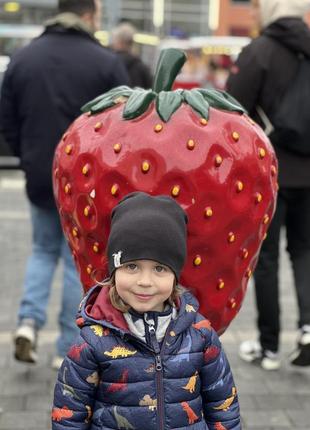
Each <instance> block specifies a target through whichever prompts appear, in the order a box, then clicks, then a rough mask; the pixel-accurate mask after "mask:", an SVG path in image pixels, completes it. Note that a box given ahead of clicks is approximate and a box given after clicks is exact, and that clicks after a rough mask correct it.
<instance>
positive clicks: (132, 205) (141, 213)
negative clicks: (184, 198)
mask: <svg viewBox="0 0 310 430" xmlns="http://www.w3.org/2000/svg"><path fill="white" fill-rule="evenodd" d="M186 224H187V215H186V213H185V212H184V210H183V209H182V208H181V206H179V205H178V204H177V203H176V202H175V200H174V199H172V198H171V197H168V196H156V197H153V196H150V195H149V194H146V193H142V192H134V193H131V194H128V195H127V196H126V197H124V198H123V199H122V200H121V201H120V202H119V203H118V205H117V206H116V207H115V208H114V209H113V211H112V217H111V232H110V236H109V239H108V245H107V255H108V260H109V273H110V276H112V274H113V273H114V271H115V269H117V268H118V267H120V266H121V265H122V264H123V263H126V262H128V261H133V260H154V261H157V262H158V263H161V264H164V265H166V266H168V267H169V268H170V269H171V270H172V271H173V272H174V273H175V276H176V278H177V280H178V279H179V277H180V273H181V271H182V269H183V266H184V263H185V258H186V235H187V231H186Z"/></svg>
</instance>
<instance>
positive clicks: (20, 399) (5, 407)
mask: <svg viewBox="0 0 310 430" xmlns="http://www.w3.org/2000/svg"><path fill="white" fill-rule="evenodd" d="M25 400H26V397H25V396H21V395H17V396H7V395H5V394H1V395H0V405H1V409H2V411H3V412H13V411H16V412H19V411H22V410H23V409H24V405H25Z"/></svg>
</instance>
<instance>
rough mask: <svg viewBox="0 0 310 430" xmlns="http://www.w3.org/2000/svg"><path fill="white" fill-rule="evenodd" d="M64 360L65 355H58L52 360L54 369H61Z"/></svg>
mask: <svg viewBox="0 0 310 430" xmlns="http://www.w3.org/2000/svg"><path fill="white" fill-rule="evenodd" d="M63 361H64V357H61V356H60V355H56V356H55V357H54V358H53V361H52V369H53V370H59V369H60V368H61V365H62V362H63Z"/></svg>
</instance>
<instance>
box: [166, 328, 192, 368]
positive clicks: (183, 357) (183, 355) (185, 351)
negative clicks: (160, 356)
mask: <svg viewBox="0 0 310 430" xmlns="http://www.w3.org/2000/svg"><path fill="white" fill-rule="evenodd" d="M185 339H186V341H187V343H186V345H185V346H184V347H183V348H182V349H180V350H179V352H178V354H177V355H176V356H175V357H173V358H172V359H171V360H170V362H171V363H175V362H177V363H180V362H182V361H187V362H189V353H190V350H191V348H192V338H191V336H190V335H189V334H188V335H186V338H185Z"/></svg>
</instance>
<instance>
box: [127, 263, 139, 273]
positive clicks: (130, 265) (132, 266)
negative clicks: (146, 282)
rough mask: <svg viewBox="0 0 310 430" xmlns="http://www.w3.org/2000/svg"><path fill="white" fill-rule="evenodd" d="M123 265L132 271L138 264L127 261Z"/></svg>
mask: <svg viewBox="0 0 310 430" xmlns="http://www.w3.org/2000/svg"><path fill="white" fill-rule="evenodd" d="M125 267H126V269H127V270H129V271H131V272H133V271H134V270H136V269H137V267H138V266H137V265H136V264H135V263H128V264H126V266H125Z"/></svg>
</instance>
